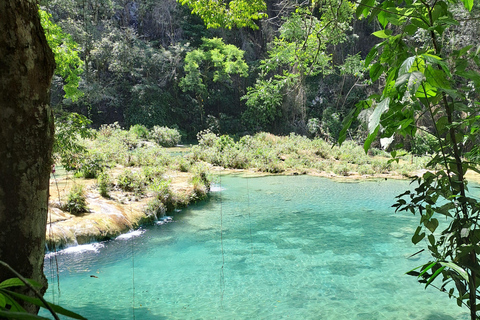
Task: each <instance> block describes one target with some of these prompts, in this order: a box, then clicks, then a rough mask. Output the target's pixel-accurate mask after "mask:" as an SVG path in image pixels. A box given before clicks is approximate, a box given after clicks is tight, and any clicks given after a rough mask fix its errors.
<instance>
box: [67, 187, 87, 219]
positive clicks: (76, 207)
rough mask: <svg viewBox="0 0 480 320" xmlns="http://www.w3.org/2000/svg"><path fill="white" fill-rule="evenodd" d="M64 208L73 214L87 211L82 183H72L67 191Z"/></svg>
mask: <svg viewBox="0 0 480 320" xmlns="http://www.w3.org/2000/svg"><path fill="white" fill-rule="evenodd" d="M64 210H65V211H68V212H70V213H71V214H73V215H80V214H81V213H84V212H87V211H88V210H87V201H86V199H85V191H84V188H83V186H82V185H79V184H74V185H73V187H72V189H71V190H70V192H69V193H68V199H67V203H66V204H65V206H64Z"/></svg>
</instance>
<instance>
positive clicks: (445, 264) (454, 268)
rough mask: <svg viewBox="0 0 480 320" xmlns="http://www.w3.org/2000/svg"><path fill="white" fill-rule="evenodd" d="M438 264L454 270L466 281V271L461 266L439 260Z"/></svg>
mask: <svg viewBox="0 0 480 320" xmlns="http://www.w3.org/2000/svg"><path fill="white" fill-rule="evenodd" d="M440 264H441V265H442V266H444V267H448V268H450V269H453V270H455V271H456V272H457V273H458V274H459V275H460V276H461V277H462V278H463V279H465V281H467V282H468V273H467V272H466V271H465V270H464V269H463V268H461V267H459V266H458V265H456V264H455V263H453V262H440Z"/></svg>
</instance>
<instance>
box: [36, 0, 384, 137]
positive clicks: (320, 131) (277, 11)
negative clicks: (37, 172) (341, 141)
mask: <svg viewBox="0 0 480 320" xmlns="http://www.w3.org/2000/svg"><path fill="white" fill-rule="evenodd" d="M41 8H42V9H44V10H45V11H46V12H47V13H48V14H51V22H52V23H53V24H56V25H57V26H59V27H60V28H61V29H62V30H63V32H64V33H65V34H68V35H69V36H68V38H66V37H63V39H69V40H71V41H74V42H76V43H77V48H76V50H77V51H76V52H78V57H79V58H80V59H81V62H80V63H77V64H76V66H77V67H73V66H75V63H76V62H75V61H69V63H71V66H72V69H74V70H78V69H81V70H83V72H82V73H80V74H75V75H74V76H78V77H79V79H78V82H77V83H79V90H80V92H81V93H79V94H78V93H77V94H75V95H73V96H72V95H65V94H66V93H68V90H69V89H71V88H69V87H68V86H65V83H66V82H65V80H66V74H65V73H64V74H62V73H61V72H60V73H59V72H57V75H56V77H55V79H54V82H53V87H52V105H53V107H54V108H55V110H56V113H57V114H58V115H61V114H63V113H64V112H78V113H80V114H83V115H85V116H87V117H88V118H89V119H91V120H92V121H93V126H94V127H97V128H98V127H99V126H100V125H101V124H105V123H107V124H108V123H113V122H115V121H118V122H119V123H120V125H121V126H122V127H125V128H127V129H128V128H129V127H130V126H132V125H135V124H141V125H145V126H147V127H149V128H152V127H153V126H155V125H158V126H169V127H176V128H178V129H180V131H181V132H182V134H183V136H184V138H186V140H187V141H193V140H195V136H196V134H197V133H198V132H199V131H201V130H204V129H210V130H212V131H213V132H215V133H219V134H225V133H228V134H238V135H243V134H247V133H248V134H253V133H255V132H259V131H269V132H272V133H275V134H288V133H290V132H296V133H300V134H310V135H311V136H320V137H323V138H325V139H329V140H331V141H336V139H337V137H338V134H339V132H340V129H341V122H342V120H343V118H344V117H345V115H346V114H347V113H348V112H349V111H350V110H351V109H352V108H353V107H354V105H355V103H356V102H357V101H358V100H359V99H362V98H365V97H366V96H367V95H368V93H369V90H370V89H369V88H368V87H367V82H366V80H365V72H366V70H364V68H363V65H362V63H363V62H362V61H361V60H362V59H363V58H364V57H365V56H366V54H367V53H368V51H369V49H370V48H371V47H372V46H373V45H375V44H376V43H377V42H378V39H377V38H375V37H373V36H372V35H371V33H372V32H374V31H375V30H376V29H377V27H376V26H375V25H374V24H371V23H368V21H366V20H362V21H353V20H352V19H353V8H352V7H351V6H345V8H342V11H343V14H342V17H341V19H342V20H343V22H342V23H337V24H329V23H328V22H327V21H328V19H329V16H328V14H325V13H322V12H320V11H318V10H311V9H309V7H308V6H304V7H299V4H298V3H296V1H285V0H282V1H269V2H268V4H267V12H268V14H269V17H270V18H269V19H264V20H261V21H258V22H255V26H256V28H257V30H252V29H246V28H243V29H239V28H236V27H234V28H232V29H221V28H217V29H212V28H209V29H207V28H206V27H205V25H204V23H203V21H202V20H201V19H200V18H198V17H197V16H195V15H192V14H191V13H190V10H189V8H188V7H186V6H182V5H181V4H180V3H178V2H176V1H175V0H164V1H154V0H145V1H125V0H120V1H117V0H85V1H64V0H42V1H41ZM315 34H317V35H315ZM56 47H59V48H68V47H71V46H69V45H68V44H67V43H64V44H63V45H62V44H61V43H59V44H57V45H56ZM60 51H61V50H60ZM58 64H59V63H58V61H57V65H58ZM57 71H58V70H57ZM67 83H68V81H67ZM74 84H75V82H74ZM70 87H72V86H70ZM362 131H363V130H360V132H362ZM354 134H355V133H352V135H354Z"/></svg>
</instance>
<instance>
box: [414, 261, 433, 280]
mask: <svg viewBox="0 0 480 320" xmlns="http://www.w3.org/2000/svg"><path fill="white" fill-rule="evenodd" d="M436 264H437V262H436V261H434V262H432V263H430V264H429V265H428V266H427V267H426V268H425V269H423V270H422V272H420V274H419V275H418V276H419V277H421V276H423V275H424V274H425V272H427V271H428V270H430V269H432V268H433V267H434V266H435V265H436Z"/></svg>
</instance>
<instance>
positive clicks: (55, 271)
mask: <svg viewBox="0 0 480 320" xmlns="http://www.w3.org/2000/svg"><path fill="white" fill-rule="evenodd" d="M51 174H52V176H53V180H54V181H55V186H56V187H57V196H58V204H59V205H61V199H60V188H59V187H58V181H57V176H56V175H55V165H53V166H52V171H51ZM47 213H48V208H47ZM48 225H49V227H50V228H49V230H48V232H49V235H50V240H51V245H52V248H51V249H50V250H51V251H52V250H53V252H54V259H52V258H50V261H49V264H50V279H51V281H52V282H53V283H54V282H55V278H56V280H57V290H58V299H60V272H59V268H58V257H57V246H56V244H55V242H54V241H53V240H52V239H53V230H52V215H51V214H49V213H48ZM47 248H48V244H47ZM54 267H55V268H54ZM52 302H53V303H55V290H52Z"/></svg>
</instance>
